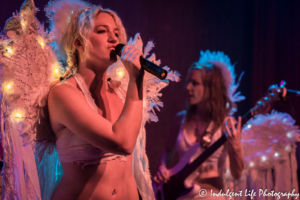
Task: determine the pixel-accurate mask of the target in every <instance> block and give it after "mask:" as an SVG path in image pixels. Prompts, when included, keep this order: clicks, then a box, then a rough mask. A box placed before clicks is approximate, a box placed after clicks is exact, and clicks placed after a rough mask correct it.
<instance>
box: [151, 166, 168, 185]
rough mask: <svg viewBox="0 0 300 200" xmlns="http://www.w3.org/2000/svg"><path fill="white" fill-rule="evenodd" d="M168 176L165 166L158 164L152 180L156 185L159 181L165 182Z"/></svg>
mask: <svg viewBox="0 0 300 200" xmlns="http://www.w3.org/2000/svg"><path fill="white" fill-rule="evenodd" d="M169 178H170V173H169V170H168V169H167V168H166V166H165V165H164V164H162V165H160V166H159V168H158V172H157V174H156V176H155V177H154V178H153V180H154V181H155V182H156V183H157V185H158V187H159V185H160V184H161V183H166V182H167V181H168V180H169Z"/></svg>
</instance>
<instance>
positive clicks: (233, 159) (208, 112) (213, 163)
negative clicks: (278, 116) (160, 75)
mask: <svg viewBox="0 0 300 200" xmlns="http://www.w3.org/2000/svg"><path fill="white" fill-rule="evenodd" d="M200 54H201V57H200V59H199V61H198V62H196V63H193V64H192V66H191V67H190V69H189V70H188V75H187V82H186V91H187V94H188V99H187V100H188V106H187V109H186V110H185V111H182V112H179V113H178V114H177V115H176V116H175V118H174V122H173V123H172V128H171V136H170V138H169V140H168V145H167V148H166V149H165V151H164V152H163V155H162V157H161V164H160V166H159V169H158V172H157V174H156V176H155V177H154V181H155V182H156V183H157V185H159V184H161V183H163V182H167V181H168V179H169V177H170V172H169V170H168V168H170V164H171V163H172V162H173V161H174V159H175V155H176V154H177V155H178V158H179V160H180V159H182V158H183V157H184V156H190V155H186V152H187V151H188V150H189V148H191V147H192V146H193V145H195V144H196V143H200V144H201V145H200V148H198V149H197V152H196V153H195V154H194V155H192V156H191V158H190V161H192V160H193V159H195V158H196V157H197V156H199V155H200V154H201V152H203V151H204V150H205V149H206V148H207V147H208V146H210V145H211V144H213V143H214V142H215V141H216V140H218V139H219V138H220V137H221V134H222V129H224V130H225V131H226V132H228V134H229V138H228V142H226V143H225V145H223V146H222V147H220V148H219V149H218V150H217V151H216V152H215V153H214V154H212V156H210V157H209V158H208V159H207V160H206V161H205V162H204V163H203V164H202V165H201V166H199V167H198V169H197V170H196V171H195V172H193V173H192V174H191V175H190V176H189V177H188V178H187V179H189V180H186V181H187V182H189V183H190V184H191V185H195V186H197V188H198V191H196V192H195V191H194V192H192V193H190V194H187V195H185V196H183V197H181V198H179V199H197V198H201V199H203V200H208V199H226V198H225V197H224V196H214V197H212V196H211V191H213V192H214V193H219V191H220V190H221V189H223V188H224V187H223V179H222V172H223V171H224V169H225V161H226V158H227V157H228V156H227V155H229V164H230V172H231V175H232V176H233V177H234V178H235V179H239V177H240V176H241V174H242V171H243V167H244V163H243V158H242V153H241V117H239V119H238V122H237V123H238V124H237V128H235V122H236V121H235V120H234V119H233V118H232V117H228V116H229V115H230V113H231V111H232V109H233V108H234V107H235V104H234V102H233V101H238V100H242V99H244V97H242V96H240V97H239V96H236V95H235V96H234V97H233V96H232V94H233V92H234V91H233V90H232V89H233V88H235V89H236V87H237V86H238V84H236V85H235V84H234V77H235V76H234V72H233V70H234V66H232V65H231V64H230V60H229V58H228V57H227V56H226V55H224V54H223V53H222V52H210V51H208V50H207V51H206V52H202V51H201V53H200ZM214 57H215V59H214ZM207 58H210V60H208V59H207ZM224 60H225V61H227V62H224ZM234 86H236V87H234ZM235 89H234V90H235ZM224 122H225V123H224ZM175 134H176V135H175ZM158 187H159V186H158ZM200 188H201V189H206V190H207V194H206V195H205V197H200V196H199V190H200ZM223 191H224V190H223Z"/></svg>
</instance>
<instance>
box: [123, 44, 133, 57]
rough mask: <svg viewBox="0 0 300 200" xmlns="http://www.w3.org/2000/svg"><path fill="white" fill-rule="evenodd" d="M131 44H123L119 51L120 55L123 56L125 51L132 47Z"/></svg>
mask: <svg viewBox="0 0 300 200" xmlns="http://www.w3.org/2000/svg"><path fill="white" fill-rule="evenodd" d="M132 47H133V46H131V45H125V46H124V47H123V49H122V51H121V57H122V56H124V55H125V54H126V52H127V51H128V49H130V48H132Z"/></svg>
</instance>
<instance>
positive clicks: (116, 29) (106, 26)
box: [95, 24, 119, 31]
mask: <svg viewBox="0 0 300 200" xmlns="http://www.w3.org/2000/svg"><path fill="white" fill-rule="evenodd" d="M99 26H104V27H105V28H107V29H108V28H109V26H108V25H102V24H99V25H97V26H95V29H96V28H98V27H99ZM114 31H119V29H118V28H117V27H116V28H115V29H114Z"/></svg>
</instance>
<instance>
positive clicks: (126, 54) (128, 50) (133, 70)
mask: <svg viewBox="0 0 300 200" xmlns="http://www.w3.org/2000/svg"><path fill="white" fill-rule="evenodd" d="M141 56H143V53H142V52H141V51H139V50H138V49H136V48H134V47H133V46H130V45H126V46H124V47H123V50H122V53H121V60H122V62H123V64H124V66H125V67H126V69H127V71H128V74H129V77H130V79H131V80H135V79H137V78H138V77H140V76H143V74H144V71H143V70H141V63H140V57H141Z"/></svg>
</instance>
